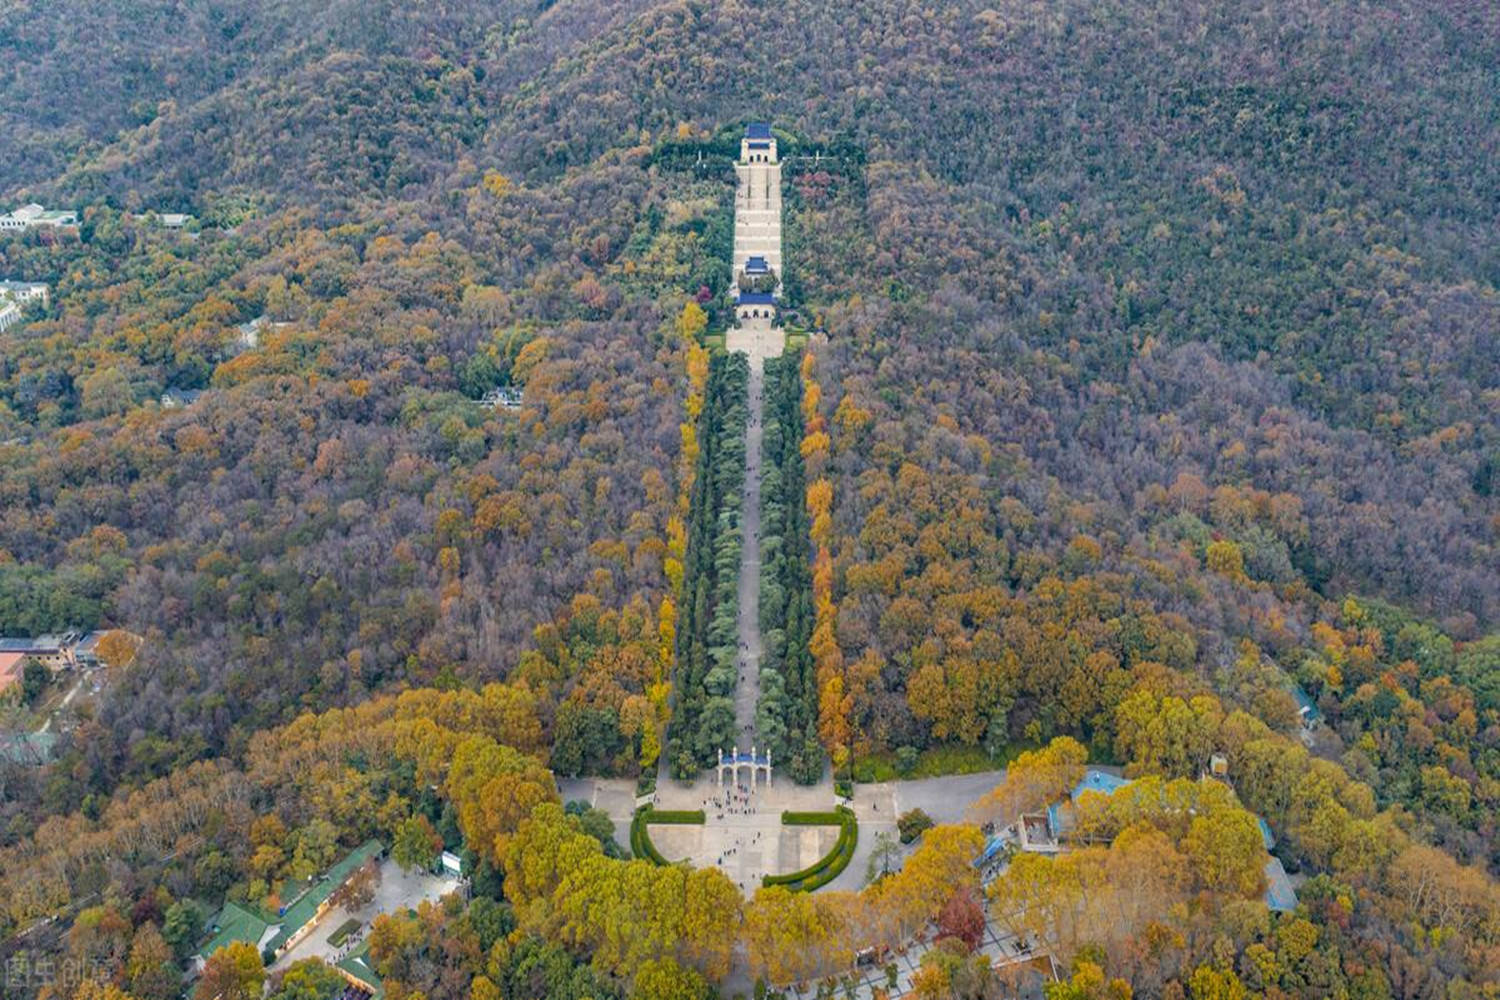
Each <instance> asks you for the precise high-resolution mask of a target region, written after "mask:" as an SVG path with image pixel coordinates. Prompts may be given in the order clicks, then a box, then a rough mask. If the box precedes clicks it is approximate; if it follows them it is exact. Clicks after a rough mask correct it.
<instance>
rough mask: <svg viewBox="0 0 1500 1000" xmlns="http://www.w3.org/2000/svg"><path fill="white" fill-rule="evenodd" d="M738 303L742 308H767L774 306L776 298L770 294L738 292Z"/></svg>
mask: <svg viewBox="0 0 1500 1000" xmlns="http://www.w3.org/2000/svg"><path fill="white" fill-rule="evenodd" d="M739 301H740V305H742V306H769V305H774V304H775V302H776V296H774V295H772V294H771V293H770V292H740V300H739Z"/></svg>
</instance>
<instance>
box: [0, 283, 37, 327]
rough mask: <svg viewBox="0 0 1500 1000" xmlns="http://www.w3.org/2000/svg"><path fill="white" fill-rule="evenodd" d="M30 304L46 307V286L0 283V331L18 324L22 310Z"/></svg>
mask: <svg viewBox="0 0 1500 1000" xmlns="http://www.w3.org/2000/svg"><path fill="white" fill-rule="evenodd" d="M32 302H40V303H41V304H42V306H43V307H44V308H45V307H46V305H47V303H48V294H47V286H46V285H44V284H42V283H41V282H39V281H0V331H5V330H8V329H10V328H11V327H12V326H14V325H15V324H17V323H19V322H20V321H21V311H22V309H23V308H24V307H25V306H26V305H27V304H29V303H32Z"/></svg>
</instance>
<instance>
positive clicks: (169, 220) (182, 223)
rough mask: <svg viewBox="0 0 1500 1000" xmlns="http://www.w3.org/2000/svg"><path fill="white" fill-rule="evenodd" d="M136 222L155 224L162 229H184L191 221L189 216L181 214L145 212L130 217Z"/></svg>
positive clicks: (191, 218)
mask: <svg viewBox="0 0 1500 1000" xmlns="http://www.w3.org/2000/svg"><path fill="white" fill-rule="evenodd" d="M131 218H132V219H134V220H135V221H137V222H153V221H154V222H155V223H156V224H157V225H158V226H161V227H162V228H163V229H186V228H187V226H188V223H190V222H192V221H193V217H192V216H191V215H186V214H184V213H182V212H146V213H144V214H138V215H132V216H131Z"/></svg>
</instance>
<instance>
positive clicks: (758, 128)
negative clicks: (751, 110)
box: [745, 122, 771, 139]
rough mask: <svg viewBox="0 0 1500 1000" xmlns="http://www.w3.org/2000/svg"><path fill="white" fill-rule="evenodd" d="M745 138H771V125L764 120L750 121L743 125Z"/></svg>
mask: <svg viewBox="0 0 1500 1000" xmlns="http://www.w3.org/2000/svg"><path fill="white" fill-rule="evenodd" d="M745 138H747V139H769V138H771V126H770V125H767V124H766V123H765V122H751V123H750V124H749V125H746V126H745Z"/></svg>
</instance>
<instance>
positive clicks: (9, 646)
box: [0, 635, 76, 655]
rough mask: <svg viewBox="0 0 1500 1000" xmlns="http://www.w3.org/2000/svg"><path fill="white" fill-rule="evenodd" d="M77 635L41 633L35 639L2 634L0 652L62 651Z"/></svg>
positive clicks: (48, 652) (45, 652)
mask: <svg viewBox="0 0 1500 1000" xmlns="http://www.w3.org/2000/svg"><path fill="white" fill-rule="evenodd" d="M73 638H76V636H65V635H39V636H37V637H36V638H35V639H27V638H22V637H19V636H0V653H21V654H23V655H24V654H26V653H40V654H43V655H46V654H52V653H60V652H62V651H63V649H64V647H66V646H68V645H69V644H70V641H71V639H73Z"/></svg>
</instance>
